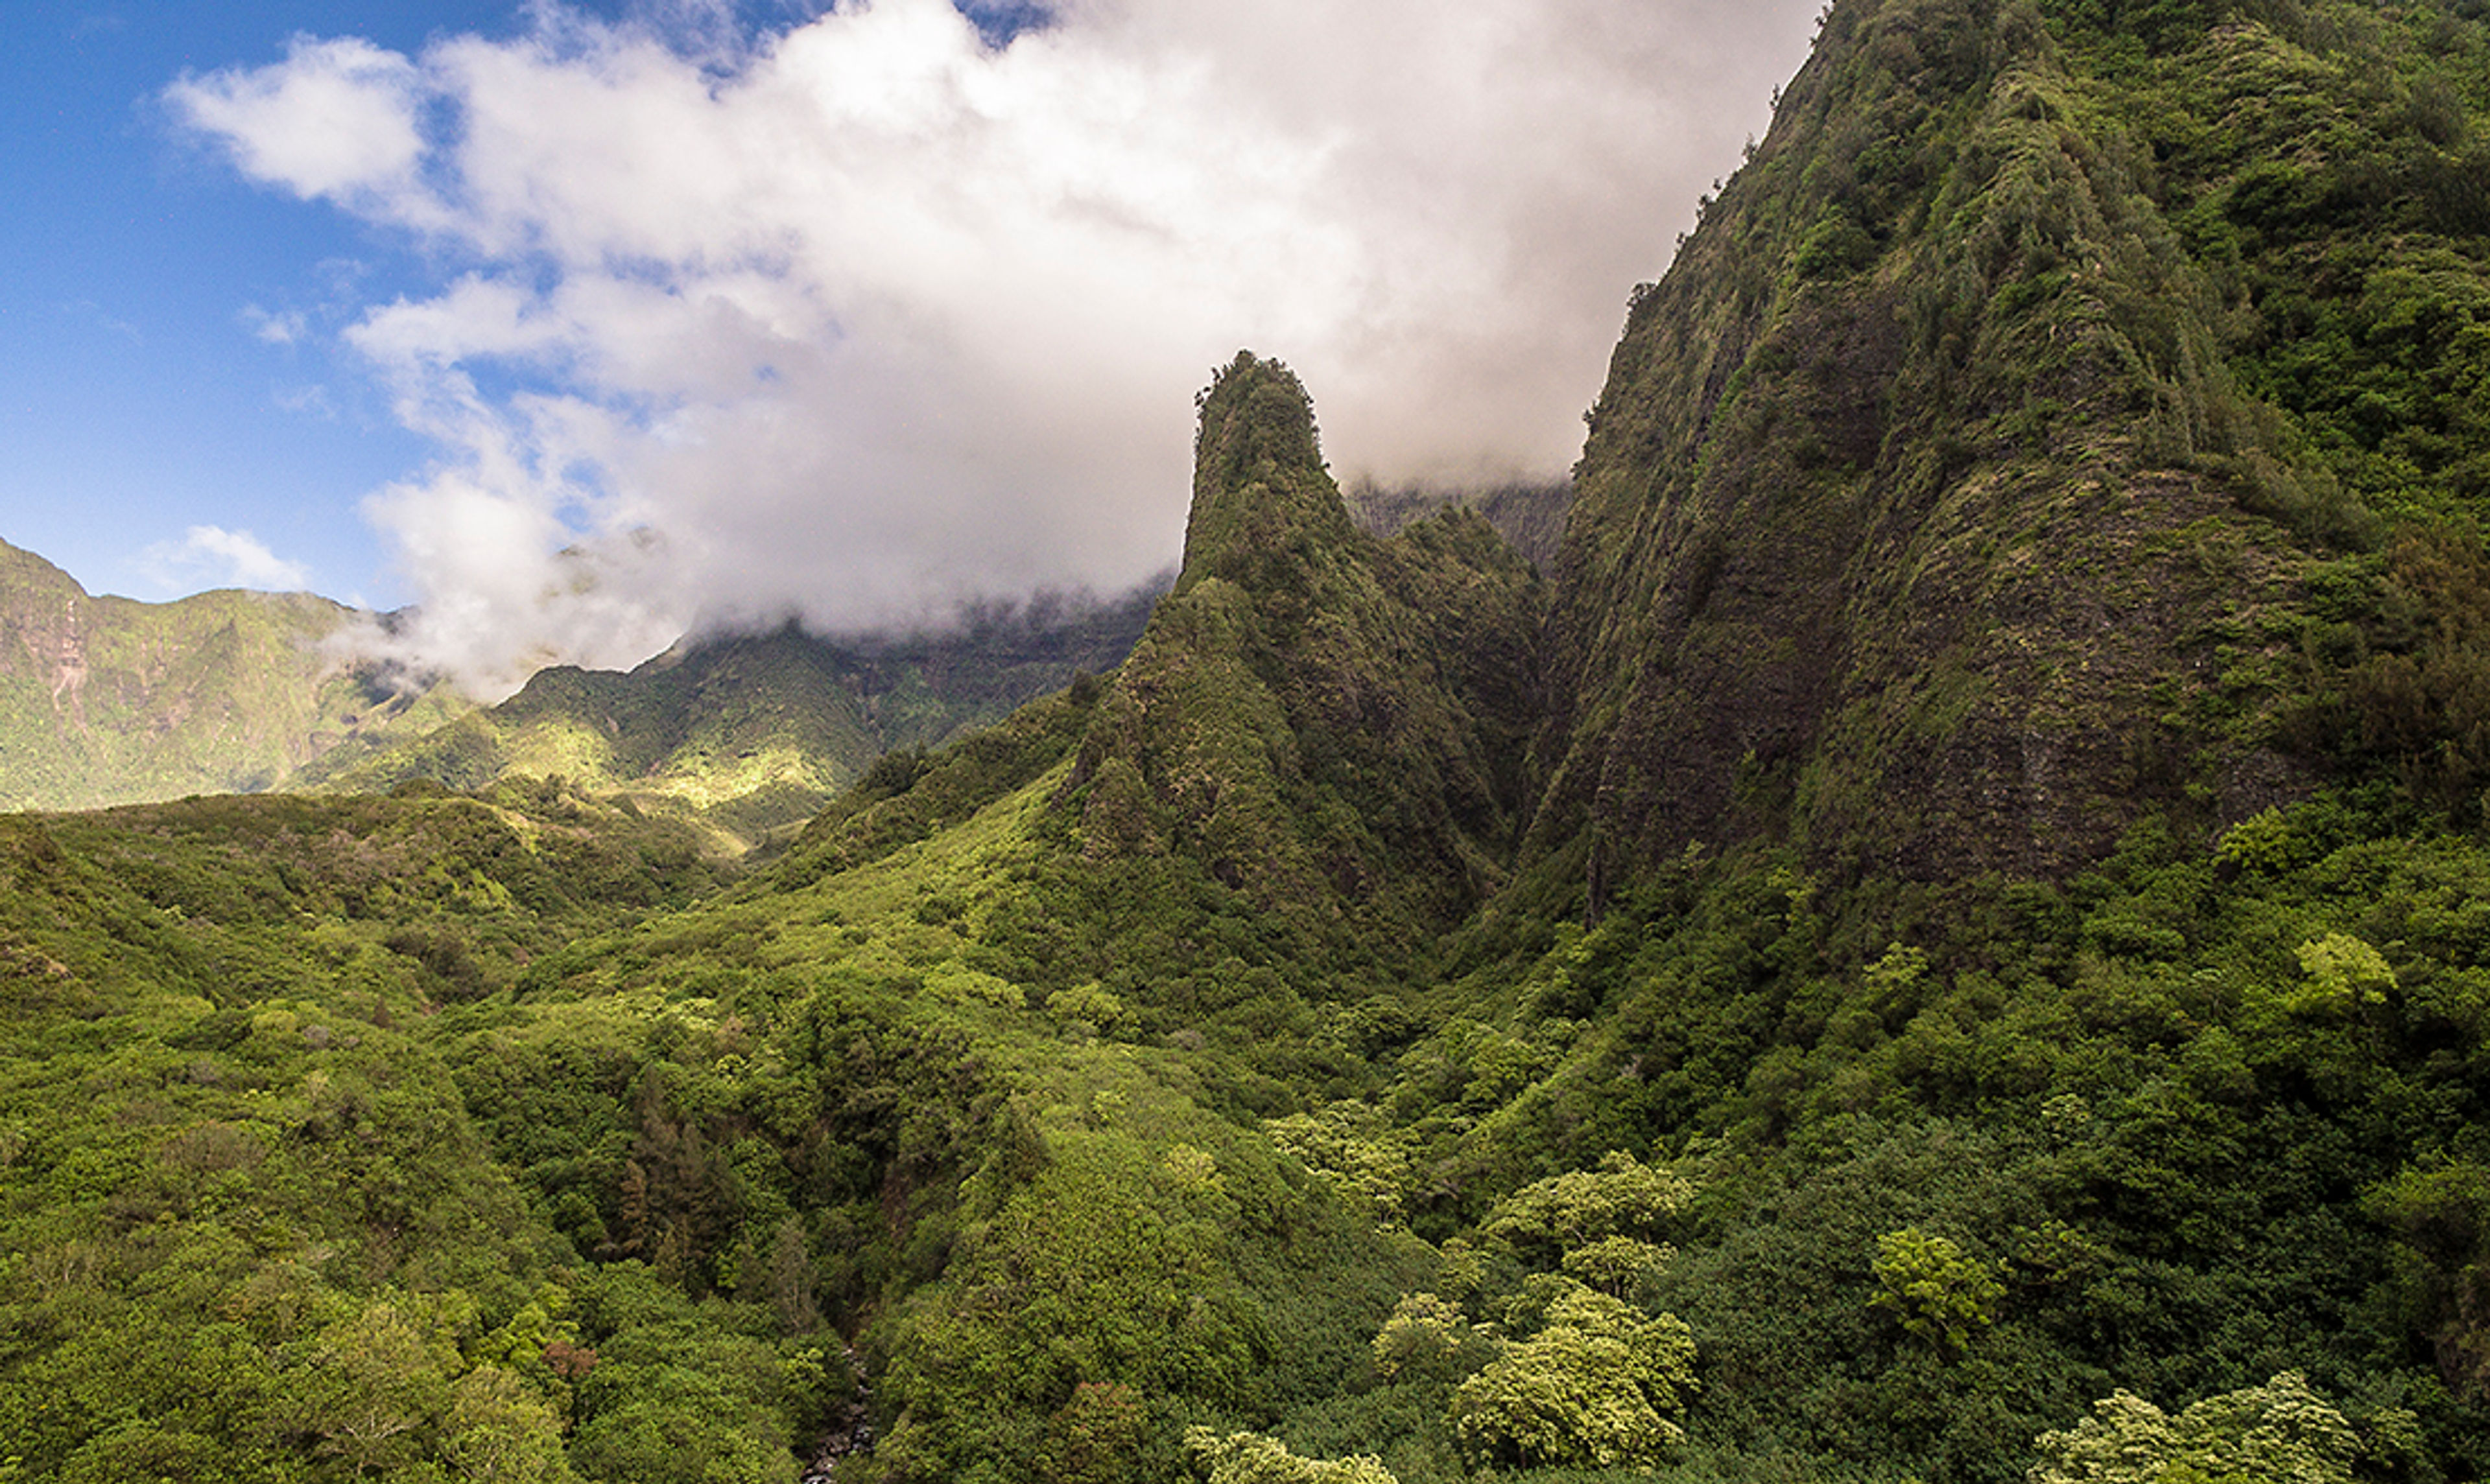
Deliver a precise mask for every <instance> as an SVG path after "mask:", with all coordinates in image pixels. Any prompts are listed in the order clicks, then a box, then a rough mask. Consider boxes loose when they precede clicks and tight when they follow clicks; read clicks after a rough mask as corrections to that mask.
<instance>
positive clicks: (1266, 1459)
mask: <svg viewBox="0 0 2490 1484" xmlns="http://www.w3.org/2000/svg"><path fill="white" fill-rule="evenodd" d="M1184 1448H1185V1451H1186V1452H1187V1453H1190V1454H1192V1455H1193V1460H1194V1467H1195V1468H1197V1469H1199V1470H1202V1477H1203V1478H1204V1479H1205V1480H1207V1481H1208V1484H1400V1481H1398V1480H1397V1479H1395V1478H1393V1476H1392V1472H1391V1470H1387V1469H1385V1468H1384V1467H1383V1462H1382V1460H1380V1459H1377V1458H1372V1457H1368V1456H1366V1455H1363V1454H1361V1455H1358V1456H1356V1457H1351V1458H1341V1459H1329V1458H1300V1457H1298V1456H1297V1455H1296V1454H1294V1453H1291V1452H1289V1451H1288V1444H1286V1443H1284V1442H1281V1441H1279V1440H1278V1439H1276V1438H1265V1437H1263V1436H1262V1435H1261V1434H1259V1433H1231V1434H1229V1435H1228V1436H1227V1437H1225V1438H1222V1437H1220V1436H1219V1435H1218V1434H1216V1433H1214V1432H1212V1431H1211V1430H1210V1429H1208V1428H1206V1427H1197V1428H1192V1429H1189V1430H1187V1431H1186V1433H1185V1435H1184Z"/></svg>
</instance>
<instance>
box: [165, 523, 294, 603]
mask: <svg viewBox="0 0 2490 1484" xmlns="http://www.w3.org/2000/svg"><path fill="white" fill-rule="evenodd" d="M139 568H140V570H141V571H143V572H144V573H146V575H147V577H148V579H149V580H150V581H151V582H154V583H155V584H156V585H158V586H159V587H161V588H163V589H164V590H165V591H167V592H173V591H196V590H198V589H199V588H202V587H256V588H260V589H262V590H263V591H269V592H302V591H304V590H306V589H307V588H309V587H310V585H311V569H310V568H308V567H306V566H304V565H303V564H302V563H301V562H299V561H287V560H286V559H284V558H283V557H279V556H277V555H276V554H275V552H272V551H270V550H269V549H268V547H267V546H266V545H265V544H264V543H262V542H261V541H260V539H259V538H258V537H256V536H254V535H252V534H251V533H250V532H249V531H246V530H226V529H224V528H222V527H218V526H193V527H191V528H189V530H188V531H187V532H186V533H185V534H184V535H183V537H182V539H181V540H179V541H159V542H157V543H156V544H155V545H153V546H150V547H149V548H147V550H146V551H144V552H142V553H141V554H140V555H139Z"/></svg>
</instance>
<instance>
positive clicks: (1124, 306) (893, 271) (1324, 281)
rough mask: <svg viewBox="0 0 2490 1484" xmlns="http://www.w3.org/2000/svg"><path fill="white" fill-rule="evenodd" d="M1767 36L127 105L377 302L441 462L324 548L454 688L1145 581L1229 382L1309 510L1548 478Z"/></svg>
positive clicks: (890, 23) (1739, 108)
mask: <svg viewBox="0 0 2490 1484" xmlns="http://www.w3.org/2000/svg"><path fill="white" fill-rule="evenodd" d="M1813 9H1814V7H1813V5H1812V4H1811V3H1799V0H1769V3H1767V4H1765V5H1762V6H1757V5H1754V4H1752V0H1465V3H1464V4H1462V5H1460V6H1446V5H1443V4H1441V3H1440V0H1257V3H1255V4H1252V5H1242V6H1224V5H1203V4H1202V3H1200V0H1064V3H1062V4H1059V5H1057V6H1055V7H1053V8H1052V9H1051V10H1050V12H1049V14H1050V16H1051V20H1050V22H1049V23H1048V24H1046V25H1044V26H1043V27H1040V28H1038V29H1033V30H1026V31H1022V32H1020V33H1019V34H1018V35H1016V36H1014V37H1012V38H1011V39H1010V40H1009V41H1008V43H1007V44H1000V45H998V44H995V43H993V41H991V40H990V39H989V37H987V36H981V35H980V33H979V31H978V29H977V26H976V25H975V24H974V23H973V22H972V20H971V19H970V18H968V17H966V16H964V15H963V14H961V13H960V11H959V10H957V9H955V8H954V7H953V6H952V5H950V4H948V3H945V0H872V3H870V4H860V3H850V4H845V5H842V6H840V7H839V8H838V9H835V10H833V11H831V12H830V13H828V14H824V15H821V16H820V17H818V18H817V19H814V20H812V21H811V22H809V23H806V24H803V25H800V26H796V27H795V28H793V29H789V30H786V31H784V32H782V33H778V34H764V35H754V34H738V33H737V32H736V31H735V30H734V28H732V27H731V26H721V25H719V24H717V23H716V22H717V12H716V9H715V8H714V7H710V8H709V9H706V10H702V9H699V8H694V11H693V12H691V13H686V14H696V17H697V18H696V19H695V20H694V21H692V22H680V23H675V24H672V25H670V24H668V23H664V22H659V21H652V20H647V19H643V20H639V21H633V22H626V23H608V22H603V21H599V20H595V19H593V18H590V17H588V16H585V15H582V14H577V13H574V12H569V11H566V10H564V9H562V8H561V7H560V6H558V5H554V4H549V3H548V4H541V5H539V6H537V7H536V9H535V10H534V11H533V12H532V13H531V14H532V15H533V18H534V25H533V29H532V31H531V32H530V33H529V34H527V35H525V36H522V37H520V38H517V39H515V40H507V41H491V42H488V41H485V40H480V39H478V38H474V37H456V38H449V39H445V40H441V41H438V42H437V43H434V44H432V45H430V46H428V47H426V48H425V49H424V50H423V51H422V52H421V53H420V55H416V56H406V55H401V54H398V53H394V52H391V51H387V50H384V49H382V48H380V47H377V46H375V45H373V44H371V43H368V42H364V41H361V40H358V39H354V38H341V39H327V40H321V39H312V38H307V37H306V38H297V39H296V40H295V42H294V43H292V44H291V46H290V48H289V49H288V51H287V54H286V56H285V58H284V60H282V61H280V62H277V63H275V64H274V65H271V66H266V67H259V68H247V69H235V70H229V71H216V72H210V73H206V74H201V75H191V76H186V77H184V78H183V79H181V80H180V81H179V82H178V83H176V84H175V85H174V86H173V87H172V88H171V89H170V90H169V91H168V94H167V100H168V102H169V103H170V104H171V105H172V109H173V112H174V114H175V116H176V117H177V118H178V119H180V120H181V121H183V123H184V124H185V125H186V126H187V127H188V128H189V129H191V130H194V131H196V133H197V134H198V135H200V136H202V137H204V138H206V139H208V140H210V141H212V142H213V143H214V144H215V145H216V146H217V147H218V148H219V149H220V150H221V151H222V152H223V153H224V155H225V156H226V157H227V158H229V159H230V161H231V162H232V164H233V165H234V167H235V168H237V169H238V170H240V171H241V172H242V173H243V174H244V175H245V176H246V177H247V178H249V179H251V180H253V181H256V182H260V183H263V184H266V185H272V186H275V187H278V188H281V189H283V190H286V191H290V192H291V193H293V194H294V195H296V196H299V197H301V198H304V199H306V200H319V201H323V202H327V203H330V204H331V205H333V207H335V208H336V209H337V210H340V211H343V212H346V213H349V214H352V215H354V216H355V217H357V218H360V219H362V220H363V221H366V222H369V223H372V224H375V225H377V226H380V227H383V228H386V229H391V230H394V231H397V232H400V233H402V234H403V235H404V237H405V239H406V241H407V242H408V243H409V244H410V245H411V246H412V247H413V248H414V249H415V254H416V256H417V258H418V260H419V261H420V263H421V264H423V265H425V271H428V272H429V273H430V277H429V279H428V285H429V286H428V288H427V290H426V291H425V292H423V293H420V294H418V295H413V296H410V297H405V298H400V299H397V300H392V301H391V302H387V303H370V304H366V305H365V306H364V307H363V309H362V313H361V315H360V318H358V319H357V320H356V321H355V322H354V323H353V325H352V327H351V328H349V329H348V330H347V331H346V338H347V342H348V344H349V345H350V346H351V347H352V349H353V350H354V351H355V352H357V353H359V355H360V356H361V357H363V358H365V359H366V360H367V361H368V363H369V365H370V366H371V367H372V368H374V370H375V372H376V373H377V374H378V375H379V376H380V377H381V378H382V379H383V380H384V381H385V383H386V385H387V386H388V388H389V390H390V394H391V398H392V401H393V405H394V408H395V410H396V415H397V416H398V417H399V418H400V419H401V420H403V421H404V422H405V423H406V424H407V425H408V426H409V427H410V428H413V429H415V430H417V431H418V432H420V433H421V434H423V435H425V436H426V437H428V438H429V439H430V440H432V441H433V442H434V443H435V444H436V445H437V447H438V449H439V450H440V452H439V457H438V459H437V460H436V461H435V462H434V463H433V464H431V465H430V466H429V467H427V468H425V469H423V470H420V471H413V472H411V473H410V474H409V475H408V477H406V478H405V479H403V480H401V481H399V482H397V483H395V484H392V485H391V486H390V487H389V488H387V489H384V490H382V491H380V492H378V493H376V494H374V495H373V496H372V497H370V499H369V500H368V501H367V506H366V510H367V514H368V516H369V518H370V519H371V520H372V521H374V522H375V523H376V524H377V525H378V527H379V528H381V530H382V531H383V532H384V534H385V535H386V537H387V538H388V540H389V541H390V542H391V546H392V548H393V550H394V552H395V554H396V558H397V560H398V562H399V563H400V565H401V566H402V568H403V571H404V574H405V576H406V578H407V579H408V581H409V583H410V584H411V585H412V587H413V589H414V591H415V592H416V593H417V594H418V598H419V602H420V607H421V617H420V621H419V622H418V623H417V624H415V625H414V626H413V628H412V629H411V630H410V633H411V634H412V636H413V638H412V641H411V642H414V643H415V644H416V645H417V646H418V647H419V649H420V653H419V655H418V656H417V658H419V659H420V660H421V661H423V662H425V663H429V664H432V665H436V666H441V667H445V668H448V669H450V670H452V671H456V672H457V673H459V674H460V675H461V676H463V677H464V678H465V679H466V680H467V682H468V683H469V684H471V685H473V686H475V687H476V688H478V689H479V690H482V691H484V692H486V693H498V692H500V691H503V690H507V688H509V687H510V686H512V685H515V684H516V683H517V681H518V680H519V679H521V678H523V677H524V675H525V674H526V672H527V671H529V670H530V669H532V668H533V667H535V666H536V665H539V664H542V663H545V662H546V661H548V660H554V659H561V660H568V661H572V662H577V663H586V664H594V665H623V664H628V663H631V662H633V661H636V660H637V659H639V658H642V657H644V656H645V655H647V654H649V653H651V652H653V651H654V650H655V649H657V648H660V647H662V646H663V645H664V644H665V643H667V642H670V641H671V640H673V639H674V638H675V637H677V635H678V634H680V632H681V631H683V630H684V629H685V628H686V627H689V626H693V625H697V624H704V623H707V624H718V623H736V622H766V621H773V620H776V619H778V618H782V617H785V616H788V615H790V614H793V615H796V616H799V617H801V618H802V619H803V620H804V621H805V622H807V623H808V624H811V625H813V626H815V627H819V628H837V627H849V626H857V625H867V624H875V623H889V622H902V621H907V620H909V619H911V618H914V617H918V616H921V615H923V614H928V613H929V612H938V611H940V610H941V608H943V607H944V606H945V605H946V604H947V603H950V602H953V601H956V600H958V599H961V598H965V597H969V596H971V595H978V594H993V595H1008V594H1011V593H1015V592H1026V591H1028V590H1030V589H1032V588H1035V587H1038V586H1041V585H1056V586H1065V585H1091V586H1096V587H1100V588H1114V587H1118V586H1121V585H1125V584H1128V583H1130V582H1133V581H1136V580H1139V579H1140V578H1142V577H1144V576H1145V575H1146V574H1148V573H1150V572H1152V571H1155V570H1159V569H1162V568H1164V567H1166V566H1167V565H1169V564H1170V563H1172V562H1173V559H1174V557H1175V556H1176V552H1177V547H1178V543H1179V542H1180V540H1181V533H1182V529H1183V521H1184V513H1185V505H1186V501H1187V498H1188V494H1189V490H1188V482H1189V459H1190V442H1191V433H1192V428H1191V409H1190V400H1191V396H1192V393H1193V392H1194V391H1195V390H1196V389H1198V388H1199V387H1200V386H1201V385H1202V384H1203V383H1205V382H1206V381H1207V380H1208V377H1209V373H1210V371H1211V369H1212V367H1214V366H1215V365H1218V364H1221V363H1224V362H1225V361H1226V360H1227V359H1228V357H1230V356H1231V355H1232V354H1233V353H1234V351H1235V350H1236V349H1237V348H1239V347H1251V348H1252V349H1254V350H1256V351H1258V352H1259V353H1262V354H1265V355H1274V356H1278V357H1282V358H1284V359H1286V360H1288V362H1289V363H1290V364H1291V365H1292V366H1294V367H1295V368H1296V369H1297V370H1298V371H1299V373H1300V374H1301V375H1303V376H1304V378H1305V380H1306V382H1307V384H1308V386H1309V388H1310V389H1311V390H1312V391H1313V393H1314V395H1315V398H1316V403H1317V408H1318V410H1319V412H1320V414H1321V416H1322V420H1323V428H1324V435H1325V447H1326V451H1327V453H1328V454H1329V456H1330V458H1331V460H1332V463H1333V467H1334V469H1335V471H1339V472H1341V473H1342V474H1343V475H1345V476H1347V475H1355V474H1361V473H1364V474H1372V475H1374V476H1375V477H1378V478H1381V479H1384V480H1386V481H1404V480H1416V479H1461V478H1475V477H1496V476H1505V475H1513V474H1520V473H1532V472H1538V473H1548V472H1555V471H1561V470H1563V469H1564V468H1565V467H1566V466H1567V465H1568V464H1570V462H1571V461H1572V459H1573V457H1574V456H1575V454H1576V453H1577V452H1578V445H1579V438H1580V424H1579V421H1578V414H1579V413H1580V411H1581V410H1582V408H1584V407H1585V406H1587V405H1588V404H1589V403H1590V401H1591V400H1592V398H1593V397H1594V396H1595V395H1596V393H1597V390H1598V385H1599V381H1600V378H1601V376H1602V375H1603V373H1604V371H1605V369H1606V362H1607V351H1608V349H1609V346H1610V344H1611V343H1612V341H1613V339H1614V337H1615V334H1616V331H1617V328H1618V325H1619V323H1620V320H1621V316H1622V313H1623V308H1624V304H1625V300H1626V297H1627V294H1628V292H1629V291H1630V289H1631V288H1632V286H1633V284H1634V283H1635V282H1636V281H1637V280H1638V279H1643V278H1650V277H1654V276H1657V274H1658V273H1659V271H1661V269H1662V268H1663V267H1665V262H1666V259H1667V255H1668V253H1669V251H1670V244H1671V243H1672V242H1673V240H1674V238H1675V236H1676V234H1677V233H1678V232H1680V231H1682V230H1684V229H1685V228H1686V227H1688V226H1689V225H1691V223H1692V219H1693V208H1694V198H1695V197H1696V195H1697V194H1698V193H1699V192H1701V191H1702V190H1703V189H1704V188H1705V186H1706V185H1707V183H1708V182H1710V181H1711V180H1712V179H1714V178H1715V177H1717V176H1720V175H1723V174H1725V173H1726V172H1727V171H1728V169H1729V168H1730V167H1732V166H1733V165H1734V164H1735V163H1736V160H1737V157H1738V150H1739V146H1740V144H1741V142H1742V140H1743V139H1745V138H1746V137H1748V136H1749V135H1751V134H1755V133H1760V132H1761V131H1762V129H1763V127H1764V125H1765V122H1766V108H1767V101H1768V99H1769V97H1770V94H1771V90H1772V88H1773V87H1774V85H1775V84H1777V83H1778V82H1780V81H1781V80H1782V78H1783V77H1785V76H1786V75H1787V73H1788V72H1789V71H1791V70H1792V69H1794V68H1795V66H1796V64H1797V62H1798V61H1799V60H1800V58H1801V57H1802V56H1803V54H1804V51H1805V46H1806V39H1807V36H1808V34H1809V32H1810V23H1811V20H1812V12H1813ZM970 10H971V11H974V12H977V13H978V14H985V13H987V12H991V11H992V10H993V7H992V6H991V5H988V6H985V7H982V8H980V7H977V6H970ZM987 18H988V20H989V30H990V31H991V30H992V25H991V21H992V17H991V15H988V16H987Z"/></svg>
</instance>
